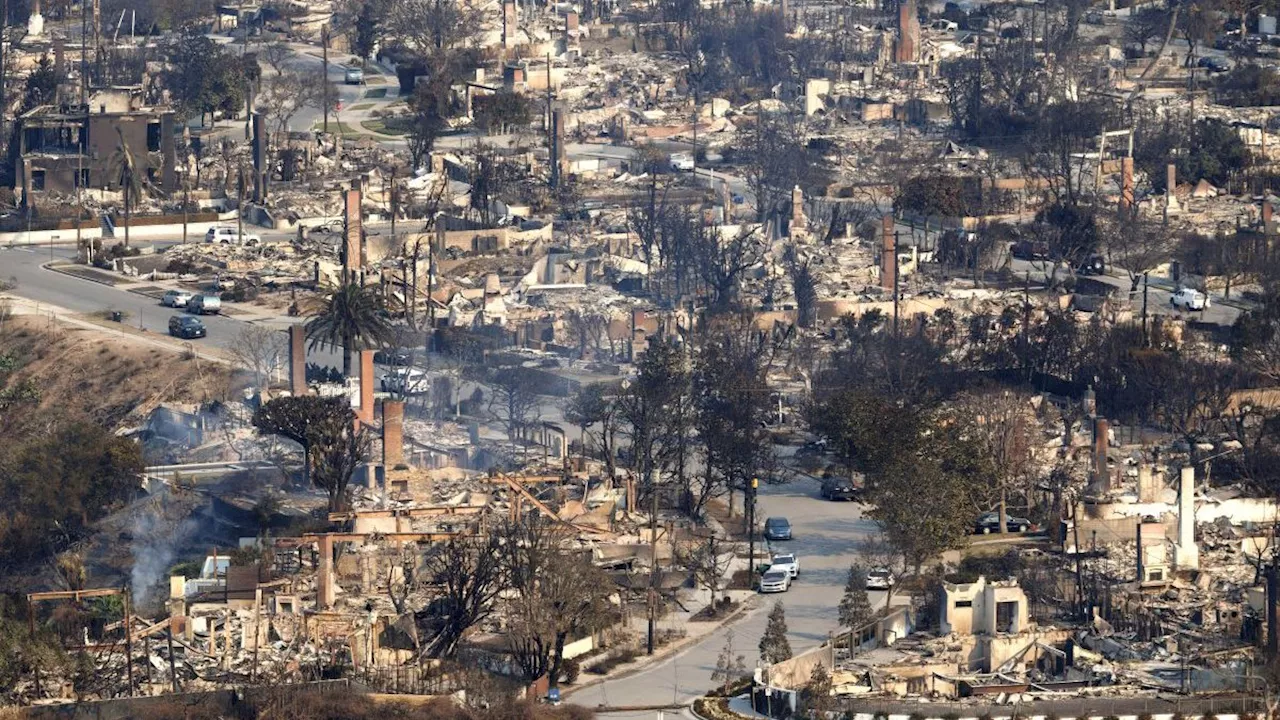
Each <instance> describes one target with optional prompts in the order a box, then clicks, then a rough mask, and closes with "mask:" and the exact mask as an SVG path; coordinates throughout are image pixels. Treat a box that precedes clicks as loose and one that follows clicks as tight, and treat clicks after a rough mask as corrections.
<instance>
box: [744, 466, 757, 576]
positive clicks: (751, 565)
mask: <svg viewBox="0 0 1280 720" xmlns="http://www.w3.org/2000/svg"><path fill="white" fill-rule="evenodd" d="M759 484H760V480H759V479H757V478H751V483H750V485H748V486H747V497H746V502H747V580H748V581H749V582H750V583H751V584H752V586H754V585H755V583H756V488H757V487H758V486H759Z"/></svg>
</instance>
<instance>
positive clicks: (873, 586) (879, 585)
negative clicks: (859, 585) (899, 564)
mask: <svg viewBox="0 0 1280 720" xmlns="http://www.w3.org/2000/svg"><path fill="white" fill-rule="evenodd" d="M895 582H897V580H896V579H895V578H894V577H893V573H892V572H889V570H887V569H886V568H873V569H872V570H871V572H869V573H867V589H868V590H889V589H892V588H893V584H894V583H895Z"/></svg>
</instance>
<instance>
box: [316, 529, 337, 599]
mask: <svg viewBox="0 0 1280 720" xmlns="http://www.w3.org/2000/svg"><path fill="white" fill-rule="evenodd" d="M316 544H317V545H319V546H320V566H319V567H318V568H316V609H317V610H327V609H329V608H331V607H333V600H334V591H333V582H334V580H333V537H332V536H330V535H321V536H320V540H319V541H318V542H317V543H316Z"/></svg>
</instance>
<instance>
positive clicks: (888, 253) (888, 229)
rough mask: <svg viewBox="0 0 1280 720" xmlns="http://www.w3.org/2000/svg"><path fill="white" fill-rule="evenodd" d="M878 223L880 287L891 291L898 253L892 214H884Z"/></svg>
mask: <svg viewBox="0 0 1280 720" xmlns="http://www.w3.org/2000/svg"><path fill="white" fill-rule="evenodd" d="M880 222H881V224H880V242H881V249H880V287H882V288H884V289H885V290H888V291H889V292H893V283H894V280H895V276H896V275H897V273H898V253H897V252H896V248H895V247H894V246H895V245H896V244H897V243H896V242H895V241H894V238H893V216H892V215H885V216H884V217H883V218H882V219H881V221H880Z"/></svg>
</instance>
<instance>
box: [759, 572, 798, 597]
mask: <svg viewBox="0 0 1280 720" xmlns="http://www.w3.org/2000/svg"><path fill="white" fill-rule="evenodd" d="M790 589H791V573H789V572H787V571H786V570H774V569H773V568H769V569H768V570H766V571H765V572H764V575H761V576H760V592H762V593H776V592H786V591H788V590H790Z"/></svg>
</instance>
